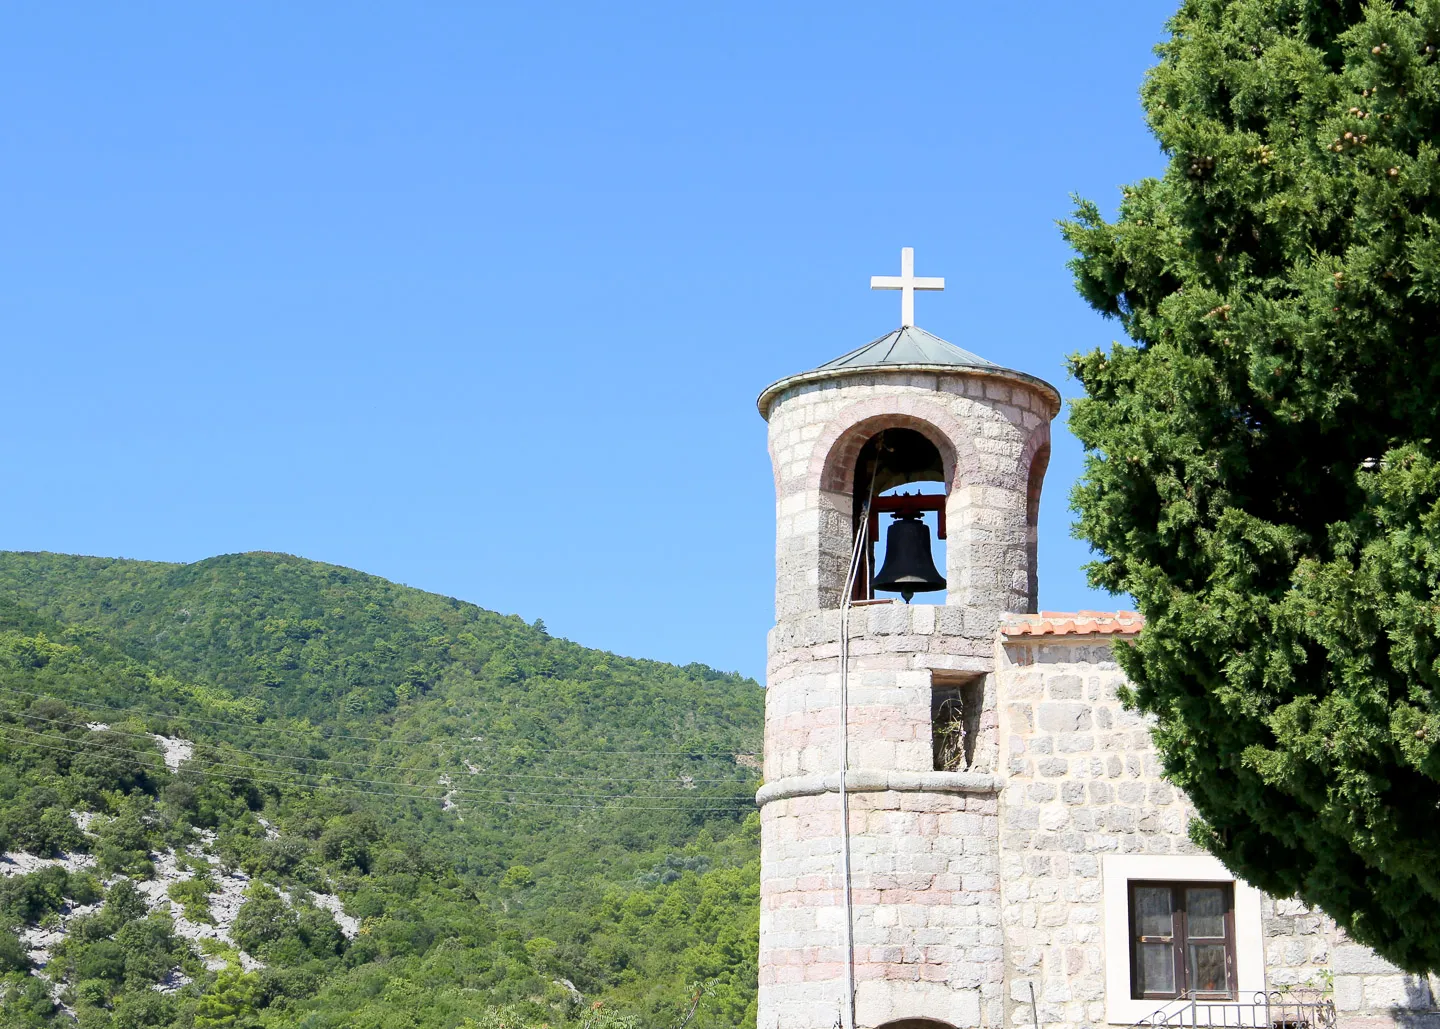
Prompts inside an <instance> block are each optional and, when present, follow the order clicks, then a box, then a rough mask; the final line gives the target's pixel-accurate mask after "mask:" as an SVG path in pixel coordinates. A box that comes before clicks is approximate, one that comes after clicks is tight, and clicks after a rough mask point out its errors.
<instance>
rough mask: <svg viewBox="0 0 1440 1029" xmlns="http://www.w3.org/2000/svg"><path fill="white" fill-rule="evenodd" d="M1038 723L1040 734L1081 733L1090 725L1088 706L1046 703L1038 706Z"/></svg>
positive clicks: (1054, 702) (1055, 702)
mask: <svg viewBox="0 0 1440 1029" xmlns="http://www.w3.org/2000/svg"><path fill="white" fill-rule="evenodd" d="M1039 722H1040V729H1041V731H1042V732H1053V733H1071V732H1083V731H1085V730H1086V729H1089V728H1090V727H1091V724H1092V720H1091V716H1090V706H1089V705H1088V704H1076V703H1068V702H1058V701H1050V702H1046V703H1043V704H1041V705H1040V717H1039Z"/></svg>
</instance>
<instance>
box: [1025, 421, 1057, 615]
mask: <svg viewBox="0 0 1440 1029" xmlns="http://www.w3.org/2000/svg"><path fill="white" fill-rule="evenodd" d="M1021 457H1022V461H1021V465H1020V467H1022V468H1024V469H1025V562H1026V566H1027V567H1026V580H1027V581H1026V590H1025V592H1026V606H1025V610H1026V612H1028V613H1030V614H1034V613H1036V612H1037V611H1039V609H1040V608H1039V605H1040V492H1041V490H1042V489H1043V488H1044V485H1045V469H1046V468H1048V467H1049V465H1050V427H1049V426H1048V425H1046V426H1044V427H1043V428H1040V429H1037V430H1035V432H1034V433H1033V434H1032V435H1031V437H1030V439H1029V441H1028V442H1027V443H1026V445H1025V452H1024V454H1022V455H1021Z"/></svg>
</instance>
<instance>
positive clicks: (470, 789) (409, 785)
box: [0, 723, 721, 803]
mask: <svg viewBox="0 0 1440 1029" xmlns="http://www.w3.org/2000/svg"><path fill="white" fill-rule="evenodd" d="M0 730H3V731H5V732H10V733H20V734H23V735H25V736H31V737H39V738H40V739H44V740H50V741H64V742H67V743H71V744H73V745H75V746H76V747H78V748H80V749H81V750H83V749H86V744H87V741H83V740H71V739H69V738H68V737H63V736H61V737H56V736H53V735H51V734H49V733H43V732H35V731H33V730H30V729H22V728H19V727H17V726H12V725H7V724H3V723H0ZM130 735H135V734H130ZM89 749H94V750H109V751H111V752H113V753H121V752H123V753H129V754H131V755H133V756H134V757H135V759H136V760H139V761H141V763H142V764H143V763H144V761H143V759H144V758H145V757H146V755H140V754H135V752H134V751H132V750H125V751H122V750H121V748H119V747H113V746H112V747H106V746H105V745H104V744H99V745H96V746H91V747H89ZM78 752H79V751H78V750H77V753H78ZM162 761H163V759H162ZM165 767H166V768H169V765H165ZM207 767H216V768H237V769H248V768H249V766H248V765H244V764H241V763H239V762H234V761H212V762H210V764H209V765H208V766H207ZM271 771H272V772H274V771H276V770H274V769H272V770H271ZM284 773H285V774H289V775H296V776H300V777H303V778H306V779H321V778H328V779H331V780H333V781H337V782H342V783H353V784H359V785H364V786H394V787H401V788H405V789H442V790H443V791H444V792H446V793H451V794H483V795H488V794H496V793H498V794H503V795H514V796H521V797H563V798H565V799H568V800H610V799H615V798H616V797H617V794H614V793H556V792H553V791H545V792H542V793H534V792H530V791H527V790H517V789H512V788H509V787H501V786H496V787H488V788H487V787H474V786H456V785H453V784H449V783H444V784H437V785H436V786H433V787H431V786H425V785H423V784H420V783H413V782H396V781H394V780H389V779H363V778H358V777H354V776H338V775H328V774H326V775H322V774H319V773H315V772H302V771H298V770H297V771H291V770H288V769H286V770H284ZM299 785H307V784H303V783H302V784H299ZM618 796H620V798H621V799H633V800H670V801H678V802H684V803H694V802H697V801H704V800H710V799H721V798H710V797H708V796H697V797H694V798H689V797H671V796H666V795H661V794H624V795H618Z"/></svg>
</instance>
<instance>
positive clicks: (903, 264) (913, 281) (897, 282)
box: [870, 247, 945, 327]
mask: <svg viewBox="0 0 1440 1029" xmlns="http://www.w3.org/2000/svg"><path fill="white" fill-rule="evenodd" d="M870 288H871V289H898V290H899V291H900V324H901V326H902V327H903V326H907V325H914V324H915V291H916V290H917V289H923V290H934V291H937V292H938V291H939V290H942V289H944V288H945V280H944V279H937V278H934V277H926V278H916V277H915V248H914V247H903V248H901V250H900V274H899V275H872V276H870Z"/></svg>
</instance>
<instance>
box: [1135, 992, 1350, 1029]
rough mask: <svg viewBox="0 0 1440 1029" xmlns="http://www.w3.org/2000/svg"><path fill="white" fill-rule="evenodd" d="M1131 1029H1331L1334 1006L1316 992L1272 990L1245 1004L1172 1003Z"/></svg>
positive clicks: (1217, 1002)
mask: <svg viewBox="0 0 1440 1029" xmlns="http://www.w3.org/2000/svg"><path fill="white" fill-rule="evenodd" d="M1133 1029H1335V1002H1334V1001H1332V1000H1330V999H1329V998H1327V997H1325V996H1324V995H1322V994H1321V993H1320V992H1318V991H1311V990H1291V991H1280V990H1276V991H1273V992H1271V993H1264V992H1260V993H1256V994H1255V995H1254V996H1253V997H1252V999H1251V1000H1249V1001H1235V1000H1197V999H1196V998H1195V997H1193V996H1191V997H1189V998H1185V999H1181V1000H1174V1001H1171V1002H1170V1003H1169V1004H1167V1005H1166V1006H1165V1007H1163V1008H1160V1009H1159V1010H1158V1011H1155V1012H1154V1013H1152V1014H1150V1015H1147V1016H1146V1017H1144V1018H1142V1019H1141V1020H1140V1021H1138V1022H1136V1023H1135V1026H1134V1027H1133Z"/></svg>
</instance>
